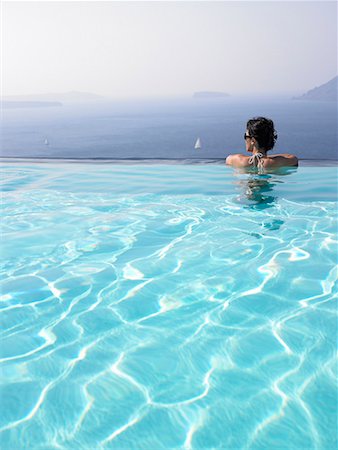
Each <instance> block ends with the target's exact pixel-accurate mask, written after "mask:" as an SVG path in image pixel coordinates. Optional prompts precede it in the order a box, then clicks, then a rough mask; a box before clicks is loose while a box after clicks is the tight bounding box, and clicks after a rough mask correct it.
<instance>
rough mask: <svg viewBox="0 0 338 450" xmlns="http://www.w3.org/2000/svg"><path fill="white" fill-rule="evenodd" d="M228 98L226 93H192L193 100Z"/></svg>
mask: <svg viewBox="0 0 338 450" xmlns="http://www.w3.org/2000/svg"><path fill="white" fill-rule="evenodd" d="M227 97H230V95H229V94H227V93H226V92H216V91H201V92H194V95H193V98H201V99H209V98H227Z"/></svg>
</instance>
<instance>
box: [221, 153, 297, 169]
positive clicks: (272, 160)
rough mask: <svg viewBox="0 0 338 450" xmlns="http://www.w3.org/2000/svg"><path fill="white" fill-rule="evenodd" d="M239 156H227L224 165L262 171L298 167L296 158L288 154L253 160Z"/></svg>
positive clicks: (250, 157) (251, 157)
mask: <svg viewBox="0 0 338 450" xmlns="http://www.w3.org/2000/svg"><path fill="white" fill-rule="evenodd" d="M254 156H255V155H253V156H245V155H241V154H236V155H229V156H228V157H227V159H226V161H225V162H226V164H228V165H230V166H233V167H261V168H264V169H274V168H278V167H285V166H298V158H297V157H296V156H294V155H291V154H289V153H283V154H278V155H271V156H262V157H258V158H253V157H254Z"/></svg>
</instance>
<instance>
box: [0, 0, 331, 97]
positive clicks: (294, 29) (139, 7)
mask: <svg viewBox="0 0 338 450" xmlns="http://www.w3.org/2000/svg"><path fill="white" fill-rule="evenodd" d="M1 25H2V26H1V53H2V58H1V94H2V95H24V94H40V93H50V92H67V91H73V90H76V91H83V92H92V93H96V94H99V95H103V96H108V97H112V98H136V97H137V98H138V97H180V96H191V95H192V93H193V92H196V91H222V92H228V93H230V94H231V95H247V94H253V95H270V94H284V93H285V94H295V95H297V94H301V93H303V92H305V91H307V90H308V89H311V88H313V87H314V86H318V85H320V84H323V83H325V82H326V81H329V80H330V79H332V78H333V77H334V76H336V75H337V3H336V2H335V1H330V2H325V1H316V2H315V1H291V2H287V1H280V2H278V1H262V2H257V1H247V2H242V1H224V2H223V1H217V2H209V1H198V2H197V1H196V2H195V1H188V2H183V1H177V2H173V1H166V2H160V1H150V2H141V1H137V2H131V1H123V2H117V1H111V2H107V1H105V2H97V1H89V2H81V1H75V2H71V1H68V2H64V1H57V2H50V1H40V2H28V1H23V2H17V1H3V2H2V24H1Z"/></svg>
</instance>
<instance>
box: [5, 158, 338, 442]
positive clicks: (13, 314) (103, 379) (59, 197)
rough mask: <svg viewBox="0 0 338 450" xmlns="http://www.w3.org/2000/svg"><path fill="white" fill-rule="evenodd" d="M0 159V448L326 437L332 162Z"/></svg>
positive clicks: (333, 292)
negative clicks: (237, 165)
mask: <svg viewBox="0 0 338 450" xmlns="http://www.w3.org/2000/svg"><path fill="white" fill-rule="evenodd" d="M3 169H4V173H3V176H2V189H3V199H2V209H3V221H2V274H3V282H2V289H1V316H2V332H1V363H2V372H1V378H2V381H1V404H2V406H1V417H0V429H1V446H2V448H3V449H11V450H13V449H19V448H20V449H21V448H29V449H44V450H46V449H60V448H64V449H75V448H76V449H91V450H95V449H103V448H107V449H108V448H112V449H122V448H124V449H147V450H148V449H166V448H191V449H201V448H212V449H218V448H226V449H268V448H279V449H282V448H287V449H297V450H298V449H305V448H306V449H333V448H336V446H337V442H336V438H337V395H336V375H337V365H336V363H337V359H336V341H337V310H336V298H337V284H336V282H337V275H338V272H337V266H336V262H337V217H336V208H337V168H336V167H322V168H316V167H299V168H298V169H290V170H288V171H285V172H281V173H275V174H265V175H257V174H248V173H246V174H245V173H238V172H235V171H233V170H232V169H231V168H228V167H225V166H223V165H168V164H159V165H144V164H138V165H127V164H120V165H117V164H62V163H58V164H57V163H48V164H42V163H40V164H39V163H35V164H32V163H29V162H26V163H11V162H8V163H4V164H3Z"/></svg>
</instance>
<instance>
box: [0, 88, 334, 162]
mask: <svg viewBox="0 0 338 450" xmlns="http://www.w3.org/2000/svg"><path fill="white" fill-rule="evenodd" d="M1 114H2V127H1V156H2V157H4V158H7V157H11V158H39V159H44V158H46V159H49V158H53V159H54V158H60V159H76V160H77V159H98V160H100V159H102V160H110V159H113V160H115V159H173V160H186V161H188V160H189V161H194V160H208V159H209V160H210V159H211V160H212V159H216V160H220V159H223V158H225V157H226V156H227V155H229V154H230V153H244V152H245V145H244V140H243V133H244V131H245V129H246V122H247V120H248V119H250V118H252V117H256V116H265V117H269V118H271V119H272V120H273V121H274V123H275V127H276V130H277V132H278V140H277V144H276V146H275V148H274V149H273V151H272V152H271V154H274V153H281V152H288V153H293V154H296V155H297V156H298V157H299V158H300V159H306V160H317V161H337V159H338V155H337V123H338V120H337V115H338V114H337V105H336V103H335V102H324V101H316V102H311V101H300V100H292V99H290V98H286V99H285V98H264V99H260V98H252V99H244V98H241V99H233V98H231V97H230V98H225V99H195V98H180V99H156V100H154V99H151V100H144V99H142V100H123V101H122V100H118V101H101V102H91V103H64V104H63V105H62V106H55V107H33V108H32V107H30V108H27V107H26V108H10V109H5V108H2V111H1ZM197 138H200V141H201V148H200V149H195V142H196V140H197Z"/></svg>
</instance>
